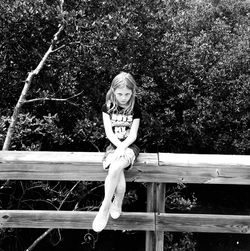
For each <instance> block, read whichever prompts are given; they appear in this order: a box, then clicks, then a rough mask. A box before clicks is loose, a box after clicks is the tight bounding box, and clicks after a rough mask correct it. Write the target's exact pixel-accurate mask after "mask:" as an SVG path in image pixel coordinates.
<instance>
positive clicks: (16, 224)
mask: <svg viewBox="0 0 250 251" xmlns="http://www.w3.org/2000/svg"><path fill="white" fill-rule="evenodd" d="M102 157H103V153H95V152H29V151H27V152H26V151H25V152H22V151H2V152H0V179H1V180H59V181H62V180H68V181H73V180H83V181H103V180H104V179H105V177H106V172H105V171H103V170H102V163H101V161H102ZM126 180H127V181H128V182H145V183H147V212H139V213H138V212H136V213H135V212H124V213H123V214H122V215H121V217H120V218H119V219H118V220H112V219H110V220H109V222H108V224H107V227H106V229H109V230H138V231H147V233H146V251H153V250H155V251H162V250H163V246H164V241H163V239H164V238H163V237H164V231H173V232H214V233H242V234H243V233H244V234H246V233H247V234H248V233H250V216H248V215H218V214H217V215H215V214H169V213H165V212H164V208H165V185H164V184H165V183H179V182H183V183H192V184H234V185H250V156H246V155H205V154H204V155H202V154H201V155H197V154H172V153H141V154H140V155H139V157H138V160H137V162H136V164H135V166H134V168H133V169H132V170H130V171H129V172H126ZM95 214H96V212H88V211H72V212H71V211H46V210H44V211H43V210H39V211H38V210H0V227H2V228H69V229H90V228H91V224H92V221H93V219H94V217H95Z"/></svg>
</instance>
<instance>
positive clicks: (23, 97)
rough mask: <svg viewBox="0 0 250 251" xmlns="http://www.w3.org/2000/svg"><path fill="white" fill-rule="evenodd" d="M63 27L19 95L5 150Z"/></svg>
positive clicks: (62, 26) (61, 26)
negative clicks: (38, 75)
mask: <svg viewBox="0 0 250 251" xmlns="http://www.w3.org/2000/svg"><path fill="white" fill-rule="evenodd" d="M63 29H64V24H61V25H60V26H59V29H58V31H57V32H56V33H55V35H54V38H53V40H52V42H51V45H50V47H49V49H48V50H47V52H46V53H45V55H44V56H43V58H42V60H41V61H40V63H39V64H38V66H37V67H36V69H35V70H33V71H31V72H29V74H28V77H27V78H26V80H25V84H24V87H23V90H22V93H21V95H20V97H19V100H18V102H17V104H16V106H15V108H14V111H13V114H12V116H11V121H10V125H9V128H8V131H7V135H6V138H5V141H4V145H3V148H2V150H3V151H6V150H9V147H10V143H11V139H12V136H13V132H14V129H15V125H16V123H17V118H18V115H19V113H20V111H21V108H22V105H23V104H24V103H25V101H26V96H27V93H28V91H29V88H30V85H31V83H32V80H33V78H34V76H36V75H37V74H38V73H39V72H40V71H41V69H42V68H43V66H44V64H45V62H46V60H47V59H48V57H49V56H50V54H51V53H52V52H54V51H53V48H54V45H55V44H56V42H57V41H58V39H59V35H60V33H61V32H62V30H63Z"/></svg>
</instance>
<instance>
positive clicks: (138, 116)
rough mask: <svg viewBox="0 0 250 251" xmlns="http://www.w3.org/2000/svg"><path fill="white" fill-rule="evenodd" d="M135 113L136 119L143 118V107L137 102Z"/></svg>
mask: <svg viewBox="0 0 250 251" xmlns="http://www.w3.org/2000/svg"><path fill="white" fill-rule="evenodd" d="M133 113H134V118H141V116H142V115H141V107H140V105H139V104H138V102H135V105H134V109H133Z"/></svg>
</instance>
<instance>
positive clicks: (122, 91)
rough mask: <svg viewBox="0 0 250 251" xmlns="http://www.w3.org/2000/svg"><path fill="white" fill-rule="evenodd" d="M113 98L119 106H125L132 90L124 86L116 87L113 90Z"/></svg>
mask: <svg viewBox="0 0 250 251" xmlns="http://www.w3.org/2000/svg"><path fill="white" fill-rule="evenodd" d="M114 94H115V98H116V100H117V101H118V104H119V105H120V106H121V107H126V106H127V105H128V102H129V100H130V98H131V96H132V90H130V89H128V88H127V87H126V86H125V87H122V88H117V89H116V90H115V92H114Z"/></svg>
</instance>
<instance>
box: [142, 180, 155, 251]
mask: <svg viewBox="0 0 250 251" xmlns="http://www.w3.org/2000/svg"><path fill="white" fill-rule="evenodd" d="M155 194H156V183H148V184H147V212H155V210H156V197H155ZM155 246H156V236H155V229H154V230H153V231H147V232H146V239H145V251H155Z"/></svg>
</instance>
